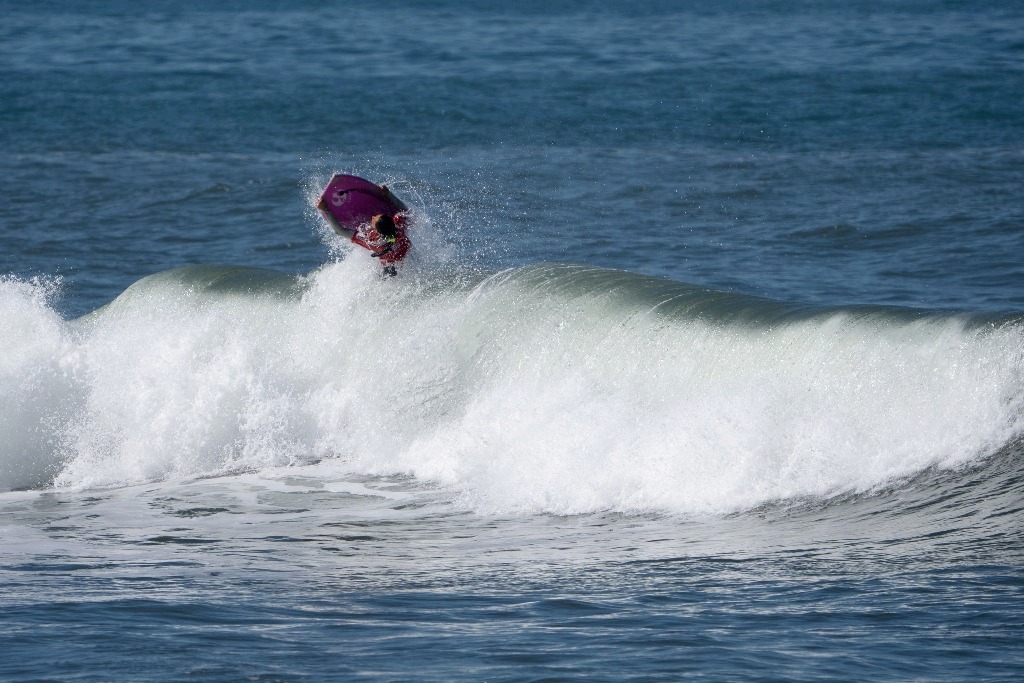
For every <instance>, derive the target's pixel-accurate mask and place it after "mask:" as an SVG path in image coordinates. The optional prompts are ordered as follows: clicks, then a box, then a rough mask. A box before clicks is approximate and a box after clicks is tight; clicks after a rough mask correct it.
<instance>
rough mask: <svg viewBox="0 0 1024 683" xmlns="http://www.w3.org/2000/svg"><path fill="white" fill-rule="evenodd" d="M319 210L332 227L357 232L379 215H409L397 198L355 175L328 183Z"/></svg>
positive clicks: (332, 179) (333, 179)
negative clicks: (404, 213) (404, 212)
mask: <svg viewBox="0 0 1024 683" xmlns="http://www.w3.org/2000/svg"><path fill="white" fill-rule="evenodd" d="M317 208H319V209H320V211H322V212H324V213H325V217H327V216H329V220H331V219H333V220H331V223H332V227H334V229H335V230H336V231H337V230H338V228H341V229H342V230H348V231H352V232H356V231H357V230H359V228H361V227H362V226H364V225H366V224H368V223H369V222H370V219H372V218H373V217H374V216H376V215H377V214H382V213H384V214H388V215H390V216H393V215H394V214H396V213H401V212H402V211H405V205H404V204H402V202H401V201H399V200H398V199H397V198H396V197H395V196H394V195H392V194H391V193H390V192H388V191H387V190H384V189H382V188H381V187H379V186H378V185H376V184H374V183H371V182H370V181H369V180H365V179H363V178H360V177H358V176H354V175H340V174H339V175H336V176H334V177H333V178H331V182H329V183H327V187H326V188H325V189H324V191H323V194H321V195H320V202H319V203H318V204H317Z"/></svg>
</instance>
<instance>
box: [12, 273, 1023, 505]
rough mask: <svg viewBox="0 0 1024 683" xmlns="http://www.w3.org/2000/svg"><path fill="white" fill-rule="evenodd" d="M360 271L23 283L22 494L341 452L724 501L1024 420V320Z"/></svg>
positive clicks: (577, 501)
mask: <svg viewBox="0 0 1024 683" xmlns="http://www.w3.org/2000/svg"><path fill="white" fill-rule="evenodd" d="M363 261H365V259H364V260H362V261H360V260H356V259H349V260H343V261H340V262H338V263H333V264H330V265H328V266H325V267H324V268H322V269H320V270H318V271H316V272H314V273H312V274H310V275H309V276H306V277H303V278H294V277H291V276H286V275H282V274H279V273H274V272H272V271H262V270H259V269H241V268H231V267H225V268H212V267H198V268H189V269H178V270H175V271H169V272H167V273H162V274H158V275H156V276H151V277H150V278H145V279H143V280H141V281H139V282H138V283H136V284H135V285H133V286H132V287H130V288H129V289H128V290H127V291H126V292H125V293H124V294H123V295H122V296H121V297H119V298H118V299H117V300H115V301H114V302H112V303H111V304H110V305H108V306H106V307H104V308H103V309H101V310H99V311H97V312H95V313H93V314H90V315H88V316H85V317H84V318H82V319H79V320H77V321H71V322H65V321H62V320H60V318H59V317H58V316H57V315H56V314H55V313H54V312H53V311H52V309H51V308H50V307H49V306H48V304H47V302H46V298H45V296H42V295H41V293H40V290H38V288H36V289H33V287H32V286H31V285H28V284H26V283H17V282H7V283H6V284H5V287H6V288H5V289H3V292H2V297H0V306H3V307H5V308H6V309H9V310H10V311H11V313H12V315H11V317H10V319H12V320H14V321H15V326H16V327H18V328H20V330H21V331H20V332H19V333H10V337H11V338H10V339H8V340H7V342H8V344H9V345H13V346H14V347H15V348H16V350H17V351H16V353H14V354H13V355H12V356H10V357H9V358H10V359H9V360H8V361H6V364H5V365H4V366H3V372H4V373H5V374H4V377H5V385H6V386H13V387H15V391H14V392H13V393H8V394H7V396H8V398H7V399H6V400H8V402H11V401H12V400H13V401H14V403H15V404H16V406H14V407H15V408H16V410H15V411H12V410H7V411H5V412H4V414H5V415H8V416H14V417H8V418H6V419H5V420H4V421H3V422H0V429H2V430H3V433H4V435H5V437H6V440H5V442H6V443H12V444H14V447H13V448H12V449H9V450H7V452H6V453H5V455H4V456H3V457H4V458H5V468H4V470H3V472H4V474H3V475H2V476H3V477H5V478H4V480H3V481H0V486H3V487H4V488H15V487H24V486H39V485H56V486H62V487H76V488H78V487H91V486H117V485H126V484H133V483H139V482H146V481H153V480H157V479H164V478H171V477H179V476H209V475H214V474H218V473H225V472H235V471H239V470H251V469H261V468H264V467H277V466H282V465H283V466H288V465H290V464H307V463H310V462H314V461H325V462H329V463H334V465H335V466H336V467H337V468H339V471H350V472H352V473H354V474H358V475H366V474H371V475H373V474H411V475H414V476H416V477H419V478H421V479H423V480H428V481H433V482H437V483H439V484H441V485H442V486H445V487H448V488H449V489H450V490H451V491H452V494H451V495H452V496H453V500H457V501H459V502H460V504H462V505H466V506H469V507H470V508H472V509H475V510H478V511H490V512H526V513H530V512H551V513H558V514H568V513H581V512H591V511H598V510H617V511H626V512H642V511H652V510H653V511H665V512H672V513H677V512H678V513H684V514H722V513H727V512H733V511H739V510H747V509H752V508H755V507H757V506H760V505H763V504H765V503H770V502H773V501H786V500H798V499H803V498H807V497H819V498H820V497H825V498H829V497H835V496H842V495H846V494H850V493H858V492H871V491H878V490H881V489H884V488H885V487H887V486H891V485H892V484H893V482H899V481H903V480H908V479H910V478H913V477H914V476H916V475H918V474H920V473H921V472H923V471H927V470H929V469H930V468H940V469H956V468H959V467H963V466H966V465H968V464H970V463H974V462H976V461H978V460H979V459H984V458H986V457H989V456H991V454H992V453H995V452H997V451H999V450H1000V449H1001V448H1005V447H1006V445H1007V444H1009V443H1011V442H1013V440H1014V439H1016V438H1019V437H1020V436H1021V434H1022V429H1021V426H1022V423H1021V415H1022V400H1024V399H1022V396H1024V391H1022V388H1024V372H1022V367H1024V360H1022V348H1024V343H1022V342H1024V333H1022V328H1021V325H1020V322H1019V321H1018V320H1015V319H1010V318H1006V319H1002V320H992V319H987V318H980V317H976V316H970V315H967V314H950V313H928V312H922V311H911V310H905V309H902V310H901V309H881V308H845V309H836V308H833V309H824V308H807V307H801V306H793V305H787V304H782V303H778V302H772V301H767V300H763V299H758V298H755V297H746V296H741V295H735V294H727V293H723V292H714V291H709V290H703V289H700V288H696V287H691V286H688V285H684V284H681V283H675V282H671V281H667V280H661V279H656V278H647V277H642V276H637V275H634V274H630V273H624V272H619V271H608V270H603V269H599V268H590V267H583V266H573V265H559V264H544V265H540V266H533V267H528V268H518V269H512V270H508V271H503V272H501V273H496V274H490V275H488V274H476V275H473V274H466V273H461V274H450V275H447V276H439V275H431V274H429V273H426V272H413V273H410V274H409V276H408V277H403V278H398V279H397V280H396V281H384V282H382V281H380V280H379V279H378V278H377V277H376V275H375V273H374V271H373V270H372V269H370V268H369V267H367V266H366V264H365V263H364V262H363ZM18 316H20V317H18ZM26 333H31V336H32V337H33V339H35V340H37V341H38V340H42V341H41V343H36V342H33V343H28V342H26V341H25V338H26ZM19 344H20V346H19ZM10 396H15V397H17V398H16V399H11V398H10ZM12 405H13V404H12ZM5 407H10V406H5Z"/></svg>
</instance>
